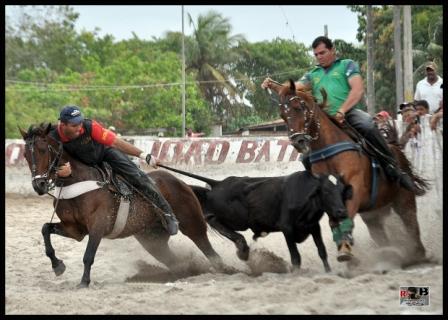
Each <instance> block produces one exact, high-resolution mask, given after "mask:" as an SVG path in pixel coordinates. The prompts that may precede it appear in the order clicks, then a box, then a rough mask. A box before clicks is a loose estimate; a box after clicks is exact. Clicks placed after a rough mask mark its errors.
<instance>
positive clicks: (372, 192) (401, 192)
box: [271, 80, 428, 264]
mask: <svg viewBox="0 0 448 320" xmlns="http://www.w3.org/2000/svg"><path fill="white" fill-rule="evenodd" d="M271 89H273V90H274V91H275V92H276V93H277V94H278V96H279V108H280V115H281V117H282V118H283V120H284V121H285V123H286V125H287V127H288V136H289V140H290V141H291V144H292V145H293V146H294V147H295V149H296V150H297V151H299V152H302V153H303V154H304V155H307V156H309V159H310V162H311V170H312V172H313V173H317V174H320V173H327V174H328V173H331V174H339V175H342V176H343V179H344V182H345V183H346V184H350V185H351V186H352V187H353V197H352V198H351V199H348V200H347V201H346V206H347V211H348V215H349V217H350V219H347V220H348V223H347V224H346V225H345V227H344V228H342V229H339V231H337V230H338V228H340V226H337V225H336V224H335V222H333V221H330V227H331V228H332V231H333V235H335V233H336V234H337V233H338V232H340V233H342V237H341V238H342V241H340V243H339V245H338V260H339V261H346V260H350V259H351V257H352V253H351V245H353V238H352V236H351V232H352V229H353V218H354V217H355V214H356V213H357V212H360V213H362V214H361V215H360V216H361V218H362V219H363V221H364V222H365V223H366V225H367V227H368V230H369V233H370V235H371V237H372V239H373V240H374V241H375V242H376V243H377V244H378V245H380V246H386V245H388V244H389V240H388V238H387V235H386V232H385V229H384V218H385V217H386V216H387V213H389V212H390V209H391V207H392V208H393V209H394V211H395V212H396V213H397V214H398V215H399V217H400V218H401V220H402V221H403V223H404V226H405V228H406V231H407V233H408V234H409V236H410V237H411V239H413V243H412V245H411V248H409V250H410V251H409V253H410V254H409V255H408V256H409V257H408V261H407V262H403V264H412V263H416V262H420V261H423V260H424V258H425V248H424V246H423V244H422V241H421V239H420V229H419V224H418V221H417V212H416V211H417V209H416V199H415V198H416V194H417V195H423V194H424V193H425V190H427V189H428V185H427V183H426V181H425V180H424V179H422V178H420V177H418V176H417V175H416V174H415V173H414V172H413V171H412V166H411V164H410V162H409V161H408V160H407V159H406V157H405V155H404V154H403V152H402V151H401V150H400V148H399V147H398V146H394V145H389V146H390V148H391V150H392V151H393V154H394V156H395V158H396V160H397V163H398V164H399V166H400V168H401V169H402V170H404V171H405V172H406V173H408V174H409V175H410V176H411V178H412V179H413V181H414V182H415V185H416V190H417V192H416V194H414V193H413V192H410V191H408V190H406V189H404V188H402V187H400V186H399V185H398V184H397V183H394V182H391V181H389V180H388V179H387V178H386V177H385V175H384V174H383V173H382V172H381V173H380V172H379V171H378V170H377V169H376V168H375V161H372V159H371V158H369V156H368V155H367V154H366V152H364V149H362V150H361V148H359V144H355V143H354V141H353V139H352V137H351V136H349V135H348V134H347V133H346V131H344V130H343V129H342V128H341V127H340V126H339V124H338V123H337V122H336V121H335V120H333V119H331V118H330V117H329V116H328V115H327V113H326V112H324V110H323V108H325V105H326V93H325V92H322V94H323V97H324V101H323V103H321V104H318V103H317V102H316V100H315V99H314V97H313V96H312V95H311V93H309V92H303V91H298V90H296V87H295V84H294V81H293V80H290V81H289V82H288V83H285V84H283V85H282V84H279V83H275V82H274V83H272V86H271ZM375 172H376V173H375Z"/></svg>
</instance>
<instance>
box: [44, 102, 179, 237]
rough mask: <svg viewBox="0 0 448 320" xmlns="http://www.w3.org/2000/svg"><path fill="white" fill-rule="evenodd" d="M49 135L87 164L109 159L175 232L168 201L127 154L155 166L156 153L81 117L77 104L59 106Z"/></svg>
mask: <svg viewBox="0 0 448 320" xmlns="http://www.w3.org/2000/svg"><path fill="white" fill-rule="evenodd" d="M50 135H51V136H52V137H53V138H55V139H56V140H58V141H61V142H62V143H63V146H64V150H65V151H67V152H68V153H69V154H70V155H71V156H72V157H74V158H76V159H78V160H79V161H81V162H83V163H85V164H87V165H91V166H92V165H95V164H98V165H99V164H100V163H101V162H103V161H105V162H107V163H109V164H110V166H111V167H112V169H113V170H114V172H116V173H118V174H120V175H122V176H123V177H124V178H126V180H127V181H129V182H130V183H131V184H132V185H133V186H134V187H136V188H137V189H138V190H140V191H141V192H143V193H144V194H145V195H146V197H147V198H148V199H149V200H150V201H151V202H153V203H154V204H155V205H156V206H157V207H159V208H160V209H161V210H162V211H163V212H164V213H165V218H166V219H165V220H166V222H167V229H168V232H169V233H170V234H171V235H173V234H176V233H177V231H178V221H177V220H176V217H175V215H174V213H173V210H172V209H171V207H170V205H169V204H168V202H167V201H166V199H165V198H164V197H163V196H162V194H161V193H160V191H159V189H158V188H157V186H156V185H155V183H154V182H153V181H152V180H151V179H150V178H149V177H148V176H147V175H146V174H145V173H144V172H143V171H141V170H140V169H139V168H138V167H137V166H136V164H135V163H134V162H132V161H131V160H130V159H129V158H128V157H127V156H126V154H128V155H131V156H136V157H139V158H141V159H144V160H145V161H146V162H147V163H148V164H149V165H151V166H153V167H155V168H157V164H158V163H159V160H158V159H157V157H155V156H153V155H151V154H150V153H146V152H143V151H142V150H140V149H139V148H137V147H136V146H134V145H132V144H130V143H128V142H126V141H125V140H123V139H120V138H119V137H117V135H116V134H115V133H114V132H112V131H110V130H108V129H105V128H103V127H102V126H101V125H100V124H99V123H98V122H97V121H95V120H90V119H84V117H83V116H82V114H81V111H80V109H79V107H77V106H66V107H64V108H63V109H62V111H61V113H60V116H59V122H58V125H57V126H56V127H53V128H52V130H51V131H50ZM62 169H63V168H62Z"/></svg>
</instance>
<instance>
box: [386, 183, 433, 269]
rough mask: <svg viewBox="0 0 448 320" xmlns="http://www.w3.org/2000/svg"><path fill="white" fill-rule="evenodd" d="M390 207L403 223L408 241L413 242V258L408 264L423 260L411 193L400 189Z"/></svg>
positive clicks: (415, 209)
mask: <svg viewBox="0 0 448 320" xmlns="http://www.w3.org/2000/svg"><path fill="white" fill-rule="evenodd" d="M392 207H393V209H394V211H395V212H396V213H397V214H398V216H399V217H400V218H401V221H403V224H404V226H405V228H406V231H407V233H408V235H409V237H410V239H413V240H414V247H413V248H412V251H413V257H412V258H411V259H410V262H409V264H412V263H414V262H420V261H422V260H424V259H425V252H426V250H425V247H424V246H423V243H422V240H421V238H420V227H419V225H418V220H417V203H416V200H415V196H414V195H413V194H412V193H410V192H408V191H406V190H403V189H401V190H400V195H399V196H398V197H397V199H396V200H395V201H394V202H393V204H392Z"/></svg>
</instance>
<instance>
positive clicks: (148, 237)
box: [134, 229, 177, 268]
mask: <svg viewBox="0 0 448 320" xmlns="http://www.w3.org/2000/svg"><path fill="white" fill-rule="evenodd" d="M134 237H135V238H136V239H137V241H138V242H139V243H140V244H141V245H142V247H143V248H144V249H145V250H146V251H148V253H149V254H151V255H152V256H153V257H154V258H156V259H157V260H158V261H160V262H162V263H163V264H164V265H166V266H167V267H168V268H171V267H173V266H174V265H175V264H176V262H177V258H176V256H175V254H174V253H173V252H172V251H171V249H170V247H169V246H168V239H169V235H168V233H166V232H164V230H154V229H151V231H150V232H149V231H142V232H140V233H137V234H134Z"/></svg>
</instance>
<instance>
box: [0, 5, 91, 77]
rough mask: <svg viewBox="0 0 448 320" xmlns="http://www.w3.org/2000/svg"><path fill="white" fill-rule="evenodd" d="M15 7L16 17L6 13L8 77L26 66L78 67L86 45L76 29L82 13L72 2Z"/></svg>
mask: <svg viewBox="0 0 448 320" xmlns="http://www.w3.org/2000/svg"><path fill="white" fill-rule="evenodd" d="M15 7H16V9H17V10H18V14H17V15H16V19H15V20H13V18H12V17H11V16H9V15H8V16H7V17H6V25H7V27H6V33H5V56H6V61H5V63H6V66H7V67H6V68H5V75H6V78H14V77H15V76H16V75H17V73H18V71H19V70H20V69H24V68H48V69H51V70H54V71H63V70H64V69H65V68H71V69H73V70H77V68H78V67H79V66H80V63H79V62H80V61H79V56H80V53H81V49H82V48H81V47H80V42H79V41H77V39H76V37H77V34H76V31H75V22H76V20H77V18H78V13H76V12H74V11H73V9H72V8H71V7H69V6H20V7H17V6H15ZM14 22H16V23H14Z"/></svg>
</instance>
